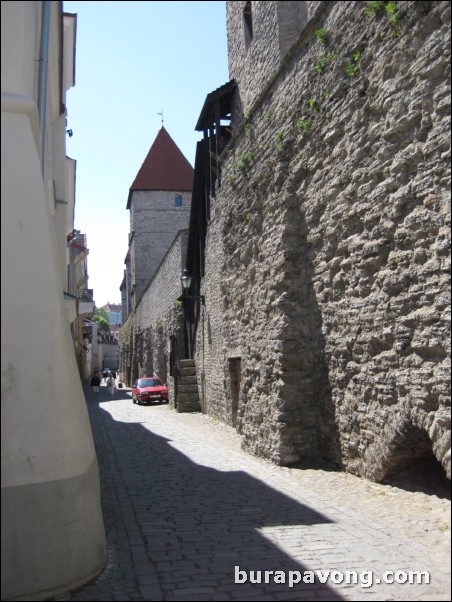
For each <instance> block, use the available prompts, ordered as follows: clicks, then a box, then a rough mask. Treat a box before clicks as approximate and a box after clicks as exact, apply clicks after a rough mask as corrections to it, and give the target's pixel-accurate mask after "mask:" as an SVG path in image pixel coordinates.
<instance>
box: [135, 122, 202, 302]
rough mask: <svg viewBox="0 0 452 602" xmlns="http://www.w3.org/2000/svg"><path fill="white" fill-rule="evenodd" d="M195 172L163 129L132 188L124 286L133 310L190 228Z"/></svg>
mask: <svg viewBox="0 0 452 602" xmlns="http://www.w3.org/2000/svg"><path fill="white" fill-rule="evenodd" d="M192 186H193V168H192V166H191V165H190V163H189V162H188V161H187V159H186V158H185V157H184V155H183V154H182V153H181V151H180V149H179V148H178V147H177V145H176V144H175V142H174V140H173V139H172V138H171V136H170V135H169V134H168V132H167V131H166V130H165V128H164V127H163V126H162V128H161V129H160V131H159V132H158V134H157V137H156V139H155V140H154V143H153V144H152V146H151V148H150V150H149V153H148V155H147V156H146V158H145V160H144V162H143V164H142V166H141V168H140V170H139V171H138V173H137V176H136V178H135V180H134V181H133V183H132V186H131V187H130V191H129V197H128V201H127V209H129V211H130V234H129V250H128V253H127V257H126V271H127V275H126V286H127V297H128V306H129V311H131V310H135V309H136V307H137V305H138V303H139V301H140V299H141V296H142V295H143V292H144V290H145V288H146V287H147V285H148V284H149V281H150V280H151V278H152V277H153V275H154V274H155V272H156V270H157V268H158V266H159V265H160V262H161V261H162V259H163V256H164V255H165V253H166V251H167V250H168V248H169V247H170V245H171V243H172V242H173V240H174V237H175V235H176V234H177V232H178V231H179V230H183V229H184V228H187V226H188V220H189V216H190V206H191V190H192Z"/></svg>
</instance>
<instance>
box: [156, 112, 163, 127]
mask: <svg viewBox="0 0 452 602" xmlns="http://www.w3.org/2000/svg"><path fill="white" fill-rule="evenodd" d="M157 115H161V116H162V126H163V109H162V111H161V113H157Z"/></svg>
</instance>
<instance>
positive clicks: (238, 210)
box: [196, 2, 450, 480]
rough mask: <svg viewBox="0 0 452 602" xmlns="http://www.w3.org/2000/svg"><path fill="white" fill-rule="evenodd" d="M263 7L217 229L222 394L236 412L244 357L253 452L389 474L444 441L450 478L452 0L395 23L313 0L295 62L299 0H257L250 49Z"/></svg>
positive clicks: (207, 387) (214, 374)
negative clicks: (295, 2)
mask: <svg viewBox="0 0 452 602" xmlns="http://www.w3.org/2000/svg"><path fill="white" fill-rule="evenodd" d="M243 4H244V3H242V2H228V3H227V6H228V40H229V47H230V75H231V78H235V79H236V80H237V81H238V87H239V90H238V96H237V99H238V100H237V102H236V105H235V109H234V113H233V116H232V117H233V119H232V126H233V130H234V137H233V140H232V142H231V144H230V145H229V147H228V148H227V149H226V151H225V152H224V154H223V157H222V186H221V188H220V189H219V190H218V191H217V195H216V199H215V200H214V201H213V203H212V218H211V222H210V224H209V231H208V237H207V244H206V274H205V278H204V281H203V290H202V292H203V294H204V295H205V298H206V304H205V311H204V316H203V323H202V324H201V325H200V328H199V329H198V345H197V357H196V359H197V367H198V374H199V377H200V381H201V383H202V385H203V393H204V394H203V397H204V399H203V407H204V408H205V410H206V411H208V412H209V413H210V414H213V415H215V416H217V417H218V418H221V419H222V420H225V421H226V422H229V423H233V417H232V414H231V407H232V402H231V393H230V391H231V383H230V378H231V376H230V361H229V360H230V359H231V358H240V360H241V364H240V365H241V385H240V403H239V409H238V429H239V431H240V432H241V433H242V434H243V436H244V439H243V441H244V447H245V448H246V449H248V450H249V451H251V452H252V453H255V454H257V455H261V456H264V457H267V458H270V459H271V460H273V461H274V462H277V463H279V464H290V463H292V462H296V461H298V460H299V459H301V458H303V457H323V458H326V459H329V460H331V461H333V462H336V463H338V464H341V465H343V466H344V467H345V468H346V469H347V470H349V471H351V472H353V473H356V474H360V475H363V476H366V477H368V478H371V479H378V480H380V479H383V478H384V477H385V476H386V475H387V474H389V473H390V472H391V471H394V470H395V469H397V468H400V467H402V466H403V465H405V464H406V463H409V462H412V461H413V460H415V459H416V458H422V457H427V456H428V454H431V453H432V451H433V454H434V456H435V457H436V459H437V460H438V461H439V462H441V463H442V464H443V466H444V468H445V469H446V471H447V472H448V474H449V477H450V409H449V408H450V329H449V325H450V321H449V320H450V244H449V243H450V241H449V233H450V178H449V175H450V172H449V161H450V80H449V67H450V4H449V3H448V2H401V3H400V2H399V3H396V5H397V6H398V7H399V9H400V10H399V12H398V13H397V15H396V17H395V18H392V22H391V20H390V19H389V18H388V17H390V15H388V14H387V13H386V12H385V10H384V9H383V10H382V11H381V12H380V13H378V14H376V15H375V16H371V15H369V14H366V13H365V7H366V6H368V4H367V3H363V2H329V3H326V2H325V3H309V2H307V3H299V4H300V5H301V4H305V5H306V6H305V9H306V10H305V16H304V21H303V19H300V23H303V27H304V29H303V30H302V31H301V34H300V37H299V39H298V41H297V42H296V43H295V45H293V46H292V48H291V49H290V51H289V52H288V54H287V55H286V56H285V57H284V56H283V57H281V48H280V47H276V45H275V42H274V40H275V39H280V38H281V36H280V33H281V32H279V33H278V12H277V11H278V6H281V5H283V4H291V3H277V2H253V3H252V6H253V19H254V20H253V26H254V25H255V27H254V29H253V31H254V35H253V40H252V42H251V44H250V45H249V47H248V48H246V45H245V44H243V25H242V22H241V20H242V18H243V14H242V11H243ZM320 5H323V6H320ZM259 15H262V19H263V24H261V25H262V26H261V25H259ZM319 29H324V30H325V31H326V33H327V38H326V40H325V42H326V43H324V44H322V43H321V42H320V41H319V40H318V37H317V36H316V34H315V32H316V31H317V30H319ZM291 35H292V34H291ZM259 36H262V37H263V38H262V39H259ZM253 44H256V48H258V49H262V48H266V49H267V50H268V55H269V56H268V57H267V56H266V57H265V58H266V60H265V61H263V60H262V61H258V60H254V59H253V60H248V58H247V57H248V55H249V57H252V56H253V54H252V53H253ZM244 53H246V55H245V54H244ZM267 59H268V60H267ZM278 61H279V62H278ZM252 81H254V82H256V85H255V86H254V87H253V86H251V85H250V82H252ZM201 333H203V335H201Z"/></svg>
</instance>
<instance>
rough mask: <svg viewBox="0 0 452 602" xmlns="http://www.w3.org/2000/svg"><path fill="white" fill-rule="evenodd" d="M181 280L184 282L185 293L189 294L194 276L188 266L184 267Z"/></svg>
mask: <svg viewBox="0 0 452 602" xmlns="http://www.w3.org/2000/svg"><path fill="white" fill-rule="evenodd" d="M180 280H181V282H182V291H183V293H184V295H187V294H188V291H189V290H190V287H191V281H192V280H193V278H192V277H191V276H190V275H189V273H188V270H187V268H184V271H183V272H182V276H181V278H180Z"/></svg>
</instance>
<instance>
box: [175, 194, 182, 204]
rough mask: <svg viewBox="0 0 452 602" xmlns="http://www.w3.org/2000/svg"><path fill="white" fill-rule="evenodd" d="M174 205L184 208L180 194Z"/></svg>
mask: <svg viewBox="0 0 452 602" xmlns="http://www.w3.org/2000/svg"><path fill="white" fill-rule="evenodd" d="M174 205H175V206H176V207H182V197H181V195H180V194H176V198H175V199H174Z"/></svg>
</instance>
